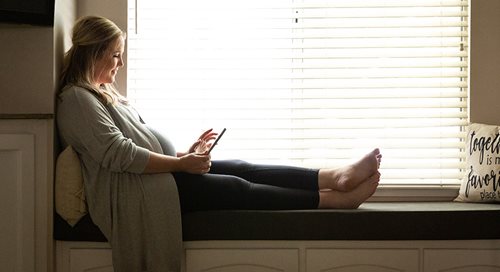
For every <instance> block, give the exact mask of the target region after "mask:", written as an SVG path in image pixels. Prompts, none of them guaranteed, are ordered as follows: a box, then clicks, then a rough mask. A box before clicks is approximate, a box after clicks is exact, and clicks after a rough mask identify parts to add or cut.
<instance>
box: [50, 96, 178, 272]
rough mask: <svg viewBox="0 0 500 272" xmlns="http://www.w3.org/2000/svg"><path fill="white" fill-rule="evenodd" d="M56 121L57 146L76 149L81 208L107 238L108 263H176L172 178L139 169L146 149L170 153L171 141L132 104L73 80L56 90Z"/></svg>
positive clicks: (136, 267)
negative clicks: (109, 99) (103, 97)
mask: <svg viewBox="0 0 500 272" xmlns="http://www.w3.org/2000/svg"><path fill="white" fill-rule="evenodd" d="M57 127H58V131H59V136H60V138H61V142H62V145H63V147H66V146H67V145H71V146H73V148H74V150H75V151H76V152H77V153H78V155H79V157H80V160H81V162H82V170H83V178H84V185H85V194H86V198H87V203H88V207H89V213H90V215H91V217H92V220H93V221H94V222H95V223H96V225H97V226H98V227H99V228H100V229H101V231H102V232H103V233H104V235H105V236H106V238H107V239H108V241H109V242H110V244H111V248H112V252H113V266H114V269H115V271H118V272H122V271H131V272H132V271H133V272H138V271H150V272H157V271H180V269H181V268H180V266H181V258H182V252H183V251H182V228H181V214H180V204H179V197H178V193H177V187H176V184H175V180H174V178H173V176H172V174H170V173H162V174H142V172H143V170H144V168H145V167H146V164H147V162H148V160H149V151H150V150H151V151H154V152H157V153H164V154H168V155H175V153H176V152H175V150H174V149H173V148H172V145H171V144H170V143H169V142H168V141H167V142H162V144H160V142H159V139H158V138H157V137H155V132H154V131H152V130H150V129H148V128H147V126H146V125H145V124H143V123H142V120H141V119H140V117H139V115H138V114H137V112H136V111H135V110H134V109H133V108H132V107H130V106H128V105H123V104H120V103H118V104H116V105H105V104H103V103H102V102H101V101H100V100H99V99H98V98H97V97H96V96H95V95H94V94H93V93H91V92H90V91H88V90H86V89H83V88H80V87H75V86H69V87H66V88H65V89H64V90H63V92H62V93H61V94H60V95H59V97H58V108H57ZM161 140H164V139H163V138H162V139H161ZM162 147H163V148H162ZM163 149H167V150H163Z"/></svg>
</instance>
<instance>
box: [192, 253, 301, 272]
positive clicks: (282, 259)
mask: <svg viewBox="0 0 500 272" xmlns="http://www.w3.org/2000/svg"><path fill="white" fill-rule="evenodd" d="M298 262H299V251H298V249H188V250H186V271H187V272H198V271H207V272H208V271H210V272H271V271H272V272H276V271H286V272H298V267H299V265H298Z"/></svg>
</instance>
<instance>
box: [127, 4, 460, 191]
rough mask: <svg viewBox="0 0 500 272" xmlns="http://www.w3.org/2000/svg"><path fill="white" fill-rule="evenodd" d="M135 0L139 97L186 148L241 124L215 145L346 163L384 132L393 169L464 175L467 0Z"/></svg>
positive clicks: (143, 108)
mask: <svg viewBox="0 0 500 272" xmlns="http://www.w3.org/2000/svg"><path fill="white" fill-rule="evenodd" d="M136 6H137V9H135V7H136ZM129 14H130V24H129V25H130V26H132V28H131V29H129V36H128V37H129V41H128V42H129V43H128V50H129V55H128V56H129V63H128V67H129V72H128V77H129V83H128V86H129V90H128V94H129V97H130V98H131V99H132V100H133V102H134V104H135V105H136V107H137V108H138V110H139V111H140V112H141V113H142V115H143V117H144V119H146V120H147V121H148V122H149V123H152V124H153V125H155V126H158V127H159V128H160V129H161V130H164V131H165V132H166V133H167V135H168V136H169V137H170V138H171V139H172V140H173V141H175V142H176V146H177V147H178V148H187V146H189V144H190V143H191V142H192V141H193V140H194V139H195V138H196V137H197V135H198V134H199V133H200V132H201V130H202V128H210V127H214V128H222V127H227V128H228V131H227V132H226V134H225V136H224V139H223V140H221V142H220V144H219V146H218V147H217V148H216V149H215V150H214V155H213V158H214V159H220V158H241V159H246V160H249V161H253V162H263V163H287V164H293V165H301V166H308V167H326V166H329V167H335V166H340V165H343V164H345V163H348V162H350V161H351V160H352V159H354V158H357V157H359V156H360V155H362V154H364V153H365V152H367V151H369V150H370V149H371V148H372V147H375V146H378V147H380V148H381V149H382V151H383V155H384V157H383V164H382V169H381V172H382V174H383V182H384V183H388V184H449V183H457V182H458V181H459V179H460V178H461V177H462V173H461V171H460V169H462V168H463V157H464V153H463V147H464V137H465V133H464V131H463V126H465V125H466V124H467V109H466V107H467V48H468V44H467V1H460V0H450V1H445V0H443V1H435V0H414V1H411V0H409V1H403V0H398V1H396V0H394V1H379V0H357V1H356V0H335V1H333V0H330V1H308V0H295V1H292V0H273V1H269V0H257V1H256V0H252V1H242V0H226V1H224V0H214V1H205V0H183V1H169V0H148V1H145V0H137V5H136V4H135V3H132V4H131V5H130V12H129ZM135 14H137V18H135V17H134V16H135ZM136 19H137V20H136ZM135 26H137V29H135Z"/></svg>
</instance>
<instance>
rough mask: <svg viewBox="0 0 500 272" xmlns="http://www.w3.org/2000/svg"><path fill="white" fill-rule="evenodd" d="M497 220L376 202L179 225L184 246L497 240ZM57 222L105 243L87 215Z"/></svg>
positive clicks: (497, 211) (483, 208) (220, 216)
mask: <svg viewBox="0 0 500 272" xmlns="http://www.w3.org/2000/svg"><path fill="white" fill-rule="evenodd" d="M499 219H500V205H498V204H479V203H458V202H411V203H409V202H398V203H387V202H381V203H365V204H363V205H361V207H360V208H359V209H357V210H293V211H249V210H243V211H206V212H193V213H188V214H184V215H183V218H182V222H183V238H184V241H200V240H468V239H500V231H498V230H499V229H500V220H499ZM60 221H62V222H60ZM62 223H66V222H65V221H64V220H62V219H61V220H59V222H58V220H57V215H56V222H55V224H56V226H55V228H54V229H55V233H54V236H55V238H56V239H57V240H70V241H106V240H105V238H104V236H103V235H102V233H100V232H99V229H98V228H97V227H96V226H95V225H93V223H92V221H91V220H90V217H88V215H87V216H85V217H84V218H82V220H81V221H80V222H79V223H78V224H77V225H75V227H74V228H71V227H70V226H69V225H67V223H66V226H64V224H62ZM61 224H62V226H63V227H61ZM57 225H59V226H57Z"/></svg>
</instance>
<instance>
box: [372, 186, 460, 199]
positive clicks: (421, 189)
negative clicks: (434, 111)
mask: <svg viewBox="0 0 500 272" xmlns="http://www.w3.org/2000/svg"><path fill="white" fill-rule="evenodd" d="M459 189H460V186H459V185H443V186H439V185H427V186H422V185H420V186H417V185H380V186H379V187H378V189H377V191H376V192H375V194H374V195H373V196H372V197H371V198H370V199H369V200H368V201H369V202H419V201H453V200H454V199H455V198H456V197H457V196H458V190H459Z"/></svg>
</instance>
